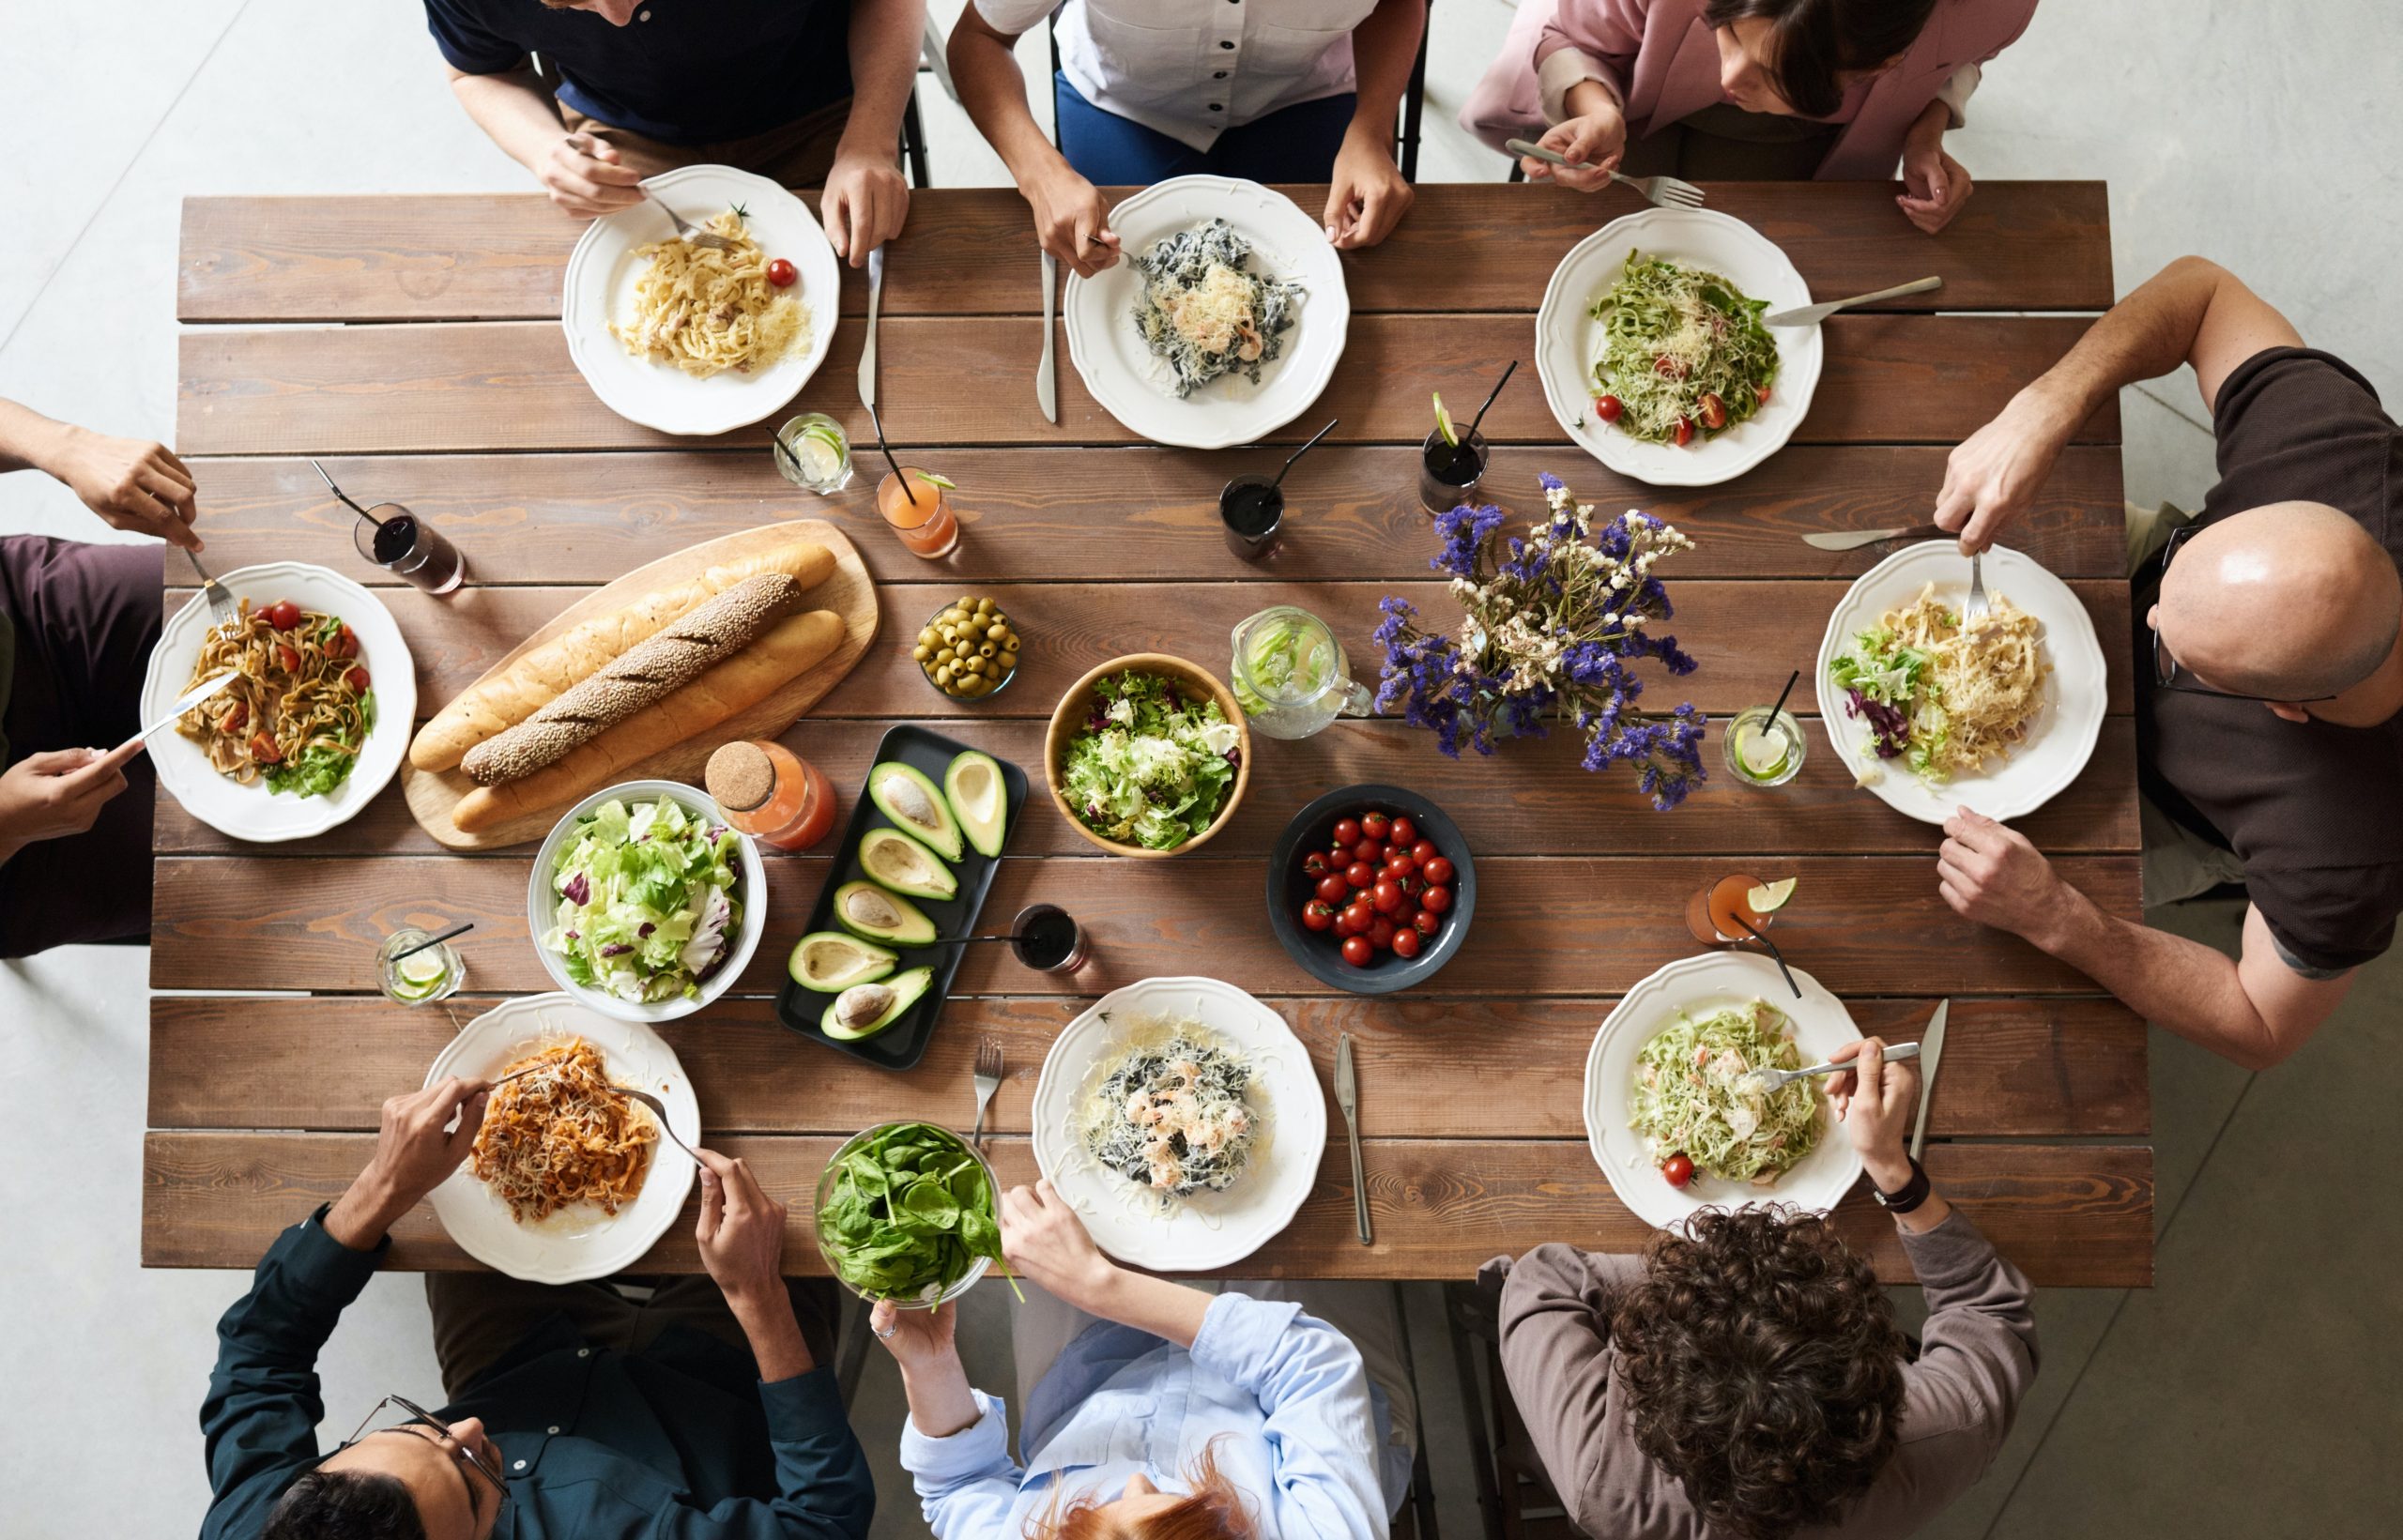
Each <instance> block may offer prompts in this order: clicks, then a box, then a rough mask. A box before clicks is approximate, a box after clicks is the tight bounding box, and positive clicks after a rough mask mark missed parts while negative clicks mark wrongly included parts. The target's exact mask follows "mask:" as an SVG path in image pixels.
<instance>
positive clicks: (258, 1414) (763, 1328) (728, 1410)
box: [200, 1076, 876, 1540]
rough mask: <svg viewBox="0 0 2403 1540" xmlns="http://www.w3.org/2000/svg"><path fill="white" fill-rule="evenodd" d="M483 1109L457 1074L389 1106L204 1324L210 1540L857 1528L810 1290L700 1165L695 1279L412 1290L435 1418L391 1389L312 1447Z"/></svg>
mask: <svg viewBox="0 0 2403 1540" xmlns="http://www.w3.org/2000/svg"><path fill="white" fill-rule="evenodd" d="M485 1096H486V1086H485V1083H484V1082H483V1081H481V1080H462V1079H459V1078H457V1077H455V1076H454V1077H452V1078H450V1079H446V1080H444V1081H442V1082H441V1083H439V1084H438V1085H435V1086H431V1087H428V1088H427V1089H425V1090H421V1091H418V1092H416V1093H414V1094H412V1095H407V1096H396V1097H394V1098H392V1099H391V1100H390V1101H389V1102H387V1103H385V1104H384V1115H383V1123H382V1127H381V1129H380V1131H379V1132H378V1134H377V1136H376V1143H375V1155H374V1157H373V1158H372V1159H371V1160H369V1162H368V1163H367V1166H366V1168H365V1169H364V1170H363V1171H361V1172H360V1175H359V1177H358V1179H357V1180H356V1181H354V1182H352V1183H351V1184H350V1187H349V1189H348V1190H347V1191H346V1192H344V1194H343V1196H342V1197H340V1198H339V1199H337V1200H336V1201H334V1202H333V1203H331V1204H329V1205H327V1206H326V1207H324V1208H322V1209H320V1210H318V1211H317V1212H316V1213H315V1214H314V1215H312V1216H311V1217H310V1218H308V1219H307V1220H304V1221H303V1222H301V1223H300V1224H298V1225H295V1226H293V1227H291V1228H290V1229H288V1230H286V1231H284V1232H283V1234H282V1235H281V1236H279V1237H277V1239H276V1241H275V1243H274V1244H273V1245H272V1246H270V1247H269V1248H268V1254H267V1257H266V1258H265V1259H264V1260H262V1261H261V1262H260V1263H259V1266H258V1271H257V1273H256V1274H255V1275H254V1276H253V1281H252V1286H251V1291H250V1292H249V1293H248V1294H246V1295H245V1296H243V1298H242V1299H241V1300H240V1301H239V1302H238V1303H237V1304H235V1305H234V1307H233V1308H232V1309H230V1310H228V1311H227V1312H226V1313H225V1316H224V1319H222V1320H221V1321H219V1322H218V1327H217V1335H218V1344H219V1346H218V1354H217V1367H216V1369H215V1370H214V1371H213V1372H212V1373H211V1374H210V1376H209V1381H208V1396H207V1400H206V1401H205V1402H203V1403H202V1406H201V1413H200V1420H201V1429H202V1432H203V1433H204V1434H205V1435H206V1436H207V1458H208V1478H209V1487H210V1489H211V1491H212V1492H213V1493H214V1494H215V1495H214V1499H213V1501H212V1502H211V1503H210V1505H209V1510H208V1515H207V1519H206V1520H205V1521H204V1522H203V1524H202V1526H201V1533H202V1535H203V1537H204V1540H214V1537H217V1536H234V1535H239V1536H242V1537H243V1540H250V1537H252V1536H260V1537H263V1540H283V1537H286V1536H299V1535H311V1536H316V1535H325V1534H341V1535H344V1536H358V1537H360V1540H367V1537H384V1536H389V1537H391V1540H421V1537H422V1540H485V1537H487V1536H500V1537H504V1540H549V1537H553V1536H559V1537H564V1536H570V1535H573V1536H576V1537H578V1540H609V1537H612V1536H624V1537H632V1536H637V1535H639V1536H646V1537H654V1540H667V1537H671V1536H693V1537H699V1536H708V1537H710V1540H835V1537H843V1540H860V1537H862V1536H865V1534H866V1533H867V1529H868V1520H869V1519H870V1517H872V1516H873V1515H874V1512H875V1507H876V1491H875V1487H874V1485H873V1483H872V1481H871V1480H870V1477H869V1474H868V1468H867V1459H866V1456H865V1455H864V1454H863V1453H862V1451H861V1449H860V1445H859V1441H858V1440H857V1439H856V1438H854V1437H853V1436H852V1434H851V1429H850V1426H849V1422H848V1421H847V1419H846V1418H845V1415H844V1411H843V1404H842V1399H841V1396H840V1395H839V1394H838V1393H837V1392H836V1390H835V1387H834V1375H833V1373H832V1372H831V1371H830V1370H828V1369H826V1368H821V1367H819V1363H820V1361H821V1354H822V1353H823V1351H824V1349H823V1347H822V1337H821V1347H820V1348H819V1349H817V1350H813V1349H812V1348H811V1347H810V1345H809V1342H808V1341H807V1339H806V1337H805V1336H804V1326H803V1321H802V1316H801V1314H800V1313H799V1312H798V1311H797V1309H796V1303H797V1302H804V1303H807V1304H810V1312H809V1313H810V1314H811V1315H812V1317H813V1318H816V1319H814V1321H813V1324H821V1325H822V1323H823V1319H824V1318H823V1316H822V1315H821V1313H820V1311H819V1307H818V1305H817V1304H816V1298H815V1296H813V1295H812V1294H811V1292H810V1290H808V1289H806V1288H801V1287H797V1286H794V1285H791V1284H788V1281H787V1280H786V1279H785V1278H784V1277H783V1276H782V1267H781V1263H782V1258H783V1251H784V1227H785V1206H784V1205H783V1204H782V1203H779V1202H776V1201H775V1200H773V1199H772V1198H770V1197H767V1195H766V1194H765V1193H764V1192H762V1191H761V1190H760V1187H759V1184H758V1182H757V1181H756V1180H755V1179H754V1178H753V1177H752V1175H751V1173H750V1171H749V1169H748V1168H747V1167H746V1166H744V1165H743V1163H742V1162H741V1161H739V1160H729V1159H727V1158H726V1157H724V1156H722V1155H718V1154H715V1153H714V1152H712V1151H702V1156H701V1158H702V1172H701V1214H700V1224H699V1226H698V1229H697V1237H698V1240H699V1243H700V1251H701V1258H702V1260H703V1261H704V1263H706V1265H707V1266H708V1269H709V1279H707V1280H702V1279H694V1280H689V1281H687V1280H677V1281H674V1282H669V1283H663V1284H661V1285H660V1286H659V1287H658V1289H657V1292H656V1293H655V1294H653V1295H652V1297H651V1299H650V1302H649V1303H648V1304H642V1305H636V1304H633V1303H631V1302H630V1301H629V1300H627V1299H626V1298H624V1297H623V1296H622V1295H621V1293H620V1292H619V1291H617V1290H615V1289H612V1288H609V1287H608V1286H605V1285H601V1284H574V1285H569V1286H566V1287H564V1288H544V1287H541V1286H535V1285H523V1284H515V1283H512V1282H510V1281H509V1280H506V1279H498V1278H486V1277H479V1276H476V1275H464V1276H457V1277H452V1278H451V1279H449V1280H448V1281H436V1280H434V1279H429V1288H428V1290H427V1292H428V1296H429V1301H430V1303H431V1304H432V1305H433V1307H434V1315H435V1334H436V1345H437V1351H438V1354H439V1356H440V1357H441V1360H442V1368H443V1380H444V1387H445V1391H446V1393H447V1394H448V1395H449V1396H450V1404H449V1405H448V1406H445V1407H443V1408H441V1409H440V1410H433V1411H426V1410H421V1409H420V1408H419V1407H417V1406H416V1405H415V1404H414V1403H412V1402H408V1401H405V1400H403V1399H402V1398H400V1397H398V1396H388V1397H386V1398H385V1399H384V1401H382V1402H381V1403H378V1404H377V1405H376V1406H375V1407H374V1408H372V1409H365V1410H366V1417H365V1420H364V1421H362V1422H361V1423H360V1432H359V1433H358V1434H356V1435H354V1436H353V1437H352V1438H350V1439H348V1440H346V1441H344V1442H343V1443H342V1444H341V1445H340V1446H339V1447H337V1448H336V1449H335V1450H334V1451H333V1452H332V1453H331V1454H321V1453H320V1452H319V1450H318V1444H317V1434H316V1427H317V1424H318V1422H319V1421H320V1420H321V1419H322V1418H323V1417H324V1416H325V1412H326V1408H325V1406H324V1403H323V1401H322V1399H321V1398H320V1395H319V1389H318V1380H317V1372H316V1360H317V1354H318V1352H319V1350H320V1349H323V1348H324V1346H325V1343H326V1339H327V1338H328V1337H329V1336H330V1335H332V1334H333V1330H334V1326H335V1323H336V1322H338V1321H339V1320H340V1319H342V1312H343V1310H344V1307H345V1306H347V1305H348V1304H350V1302H351V1301H352V1300H354V1299H356V1298H358V1297H359V1291H360V1289H361V1288H364V1287H365V1286H366V1283H367V1279H368V1277H369V1275H371V1274H372V1273H374V1272H375V1269H376V1267H377V1265H378V1264H379V1263H380V1262H381V1261H382V1259H383V1257H384V1253H385V1251H386V1249H387V1248H388V1247H389V1246H390V1240H389V1238H388V1236H387V1235H386V1231H387V1230H388V1229H389V1228H390V1226H391V1224H392V1222H393V1221H394V1220H396V1219H398V1218H399V1217H400V1216H401V1215H403V1214H405V1213H406V1212H408V1211H409V1210H410V1209H412V1208H414V1207H415V1206H416V1205H417V1204H418V1202H419V1201H420V1200H421V1199H422V1198H423V1197H425V1196H426V1194H427V1193H429V1192H431V1191H432V1190H433V1189H434V1187H435V1186H436V1183H438V1182H441V1181H442V1180H443V1179H444V1178H445V1177H447V1176H449V1175H450V1173H451V1172H452V1170H454V1169H455V1168H456V1167H457V1166H458V1165H459V1163H460V1161H461V1160H463V1159H464V1158H466V1156H467V1151H468V1147H469V1146H470V1145H471V1144H472V1143H473V1142H474V1140H475V1136H476V1131H477V1130H478V1129H479V1128H480V1127H481V1126H482V1122H483V1114H484V1104H485ZM454 1120H455V1126H452V1125H453V1123H454ZM703 1289H706V1290H707V1293H708V1296H710V1297H711V1299H712V1302H713V1304H715V1305H716V1306H717V1308H715V1309H714V1311H712V1310H705V1309H703V1308H701V1307H700V1306H699V1304H698V1302H697V1301H696V1299H695V1298H694V1296H695V1295H696V1292H697V1291H699V1290H703ZM737 1340H739V1341H740V1342H741V1343H742V1346H741V1347H738V1346H736V1341H737Z"/></svg>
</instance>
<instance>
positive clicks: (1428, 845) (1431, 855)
mask: <svg viewBox="0 0 2403 1540" xmlns="http://www.w3.org/2000/svg"><path fill="white" fill-rule="evenodd" d="M1435 855H1436V850H1435V842H1434V841H1433V840H1420V841H1418V842H1417V843H1416V844H1414V845H1413V846H1411V847H1410V859H1411V860H1413V861H1416V862H1417V863H1418V864H1419V865H1421V866H1424V865H1426V864H1427V863H1428V862H1429V861H1433V860H1434V859H1435Z"/></svg>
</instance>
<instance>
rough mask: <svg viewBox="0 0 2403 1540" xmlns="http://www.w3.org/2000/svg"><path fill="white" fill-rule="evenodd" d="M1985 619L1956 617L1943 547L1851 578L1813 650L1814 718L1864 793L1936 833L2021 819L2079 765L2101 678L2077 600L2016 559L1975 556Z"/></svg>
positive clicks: (1964, 570) (2099, 708) (1952, 560)
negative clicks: (1966, 823)
mask: <svg viewBox="0 0 2403 1540" xmlns="http://www.w3.org/2000/svg"><path fill="white" fill-rule="evenodd" d="M1985 587H1986V599H1987V606H1988V607H1987V613H1986V614H1985V615H1984V616H1983V617H1982V618H1971V617H1970V616H1969V614H1968V613H1967V597H1968V591H1969V563H1968V561H1967V559H1966V558H1965V557H1962V555H1961V553H1960V548H1959V547H1958V546H1957V545H1956V544H1955V543H1954V542H1953V541H1923V542H1921V543H1920V544H1917V545H1912V546H1908V547H1906V548H1905V549H1903V550H1901V551H1897V552H1895V553H1894V554H1893V555H1892V556H1890V557H1887V558H1886V559H1885V560H1884V561H1881V562H1879V563H1878V564H1877V565H1876V566H1875V567H1873V568H1871V569H1870V570H1869V571H1868V572H1864V573H1863V574H1861V576H1860V580H1859V581H1857V582H1855V583H1854V584H1853V586H1852V587H1851V588H1850V589H1849V590H1847V591H1846V592H1845V594H1844V598H1843V600H1841V601H1840V602H1838V603H1837V604H1836V607H1835V610H1834V612H1833V613H1832V614H1831V615H1829V618H1828V629H1827V633H1826V634H1825V635H1824V636H1822V637H1821V639H1820V642H1819V658H1818V674H1817V679H1818V694H1819V715H1820V720H1821V722H1822V724H1823V725H1824V727H1825V729H1826V732H1827V735H1828V739H1829V742H1831V743H1832V744H1833V745H1834V746H1835V751H1836V753H1837V754H1838V755H1840V756H1842V758H1843V759H1844V765H1845V767H1846V768H1847V769H1849V770H1851V771H1852V774H1853V779H1854V781H1855V782H1856V783H1858V784H1859V785H1861V786H1863V787H1865V788H1867V789H1868V790H1869V791H1871V792H1873V793H1875V795H1876V796H1877V797H1879V798H1881V799H1882V800H1885V801H1886V802H1887V804H1888V805H1890V806H1891V807H1893V808H1894V809H1896V810H1897V811H1899V812H1902V813H1906V814H1908V815H1909V816H1912V817H1914V818H1918V819H1920V820H1921V821H1922V822H1924V823H1933V824H1941V823H1942V822H1943V821H1944V820H1945V819H1946V818H1949V817H1951V816H1952V812H1953V810H1954V809H1955V808H1956V807H1960V806H1964V805H1966V806H1967V807H1971V808H1974V809H1976V810H1977V811H1978V812H1980V813H1982V814H1984V815H1985V816H1988V817H1990V818H2015V817H2018V816H2022V815H2024V814H2028V813H2032V812H2034V811H2035V810H2036V809H2037V808H2039V807H2042V806H2043V805H2044V803H2045V802H2047V801H2049V800H2052V799H2053V798H2054V797H2055V796H2057V795H2059V793H2060V792H2061V791H2062V790H2063V789H2064V788H2066V787H2067V786H2068V785H2070V784H2071V783H2072V782H2073V781H2074V780H2076V779H2077V777H2078V774H2079V773H2080V772H2081V771H2083V770H2085V769H2086V763H2087V761H2088V760H2089V758H2091V757H2092V756H2093V754H2094V744H2095V740H2096V739H2097V738H2098V737H2099V736H2100V734H2101V732H2102V728H2103V716H2104V712H2105V709H2106V707H2107V705H2108V696H2109V691H2108V680H2107V679H2106V676H2105V669H2104V662H2103V647H2102V643H2101V641H2100V640H2099V639H2098V638H2097V636H2096V633H2095V630H2094V620H2093V618H2092V617H2091V616H2090V615H2089V613H2088V612H2087V608H2086V604H2085V602H2083V601H2082V600H2080V599H2079V598H2078V596H2077V593H2076V591H2075V590H2074V589H2073V588H2071V587H2070V586H2069V585H2068V584H2066V583H2063V582H2062V581H2061V580H2060V579H2059V578H2058V577H2055V576H2054V575H2053V574H2052V573H2051V572H2046V571H2045V570H2044V569H2043V566H2041V565H2040V564H2038V563H2037V562H2036V560H2035V559H2034V558H2033V557H2028V556H2027V555H2025V554H2024V553H2021V552H2018V551H2013V550H2009V549H2007V548H2005V547H2002V546H1996V547H1993V548H1992V549H1990V550H1988V551H1987V552H1986V553H1985Z"/></svg>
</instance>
